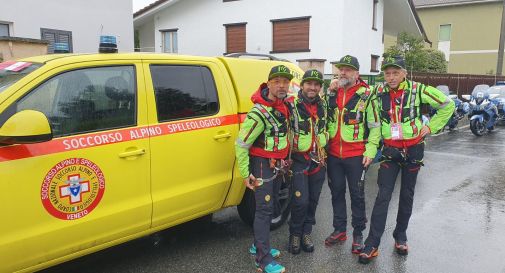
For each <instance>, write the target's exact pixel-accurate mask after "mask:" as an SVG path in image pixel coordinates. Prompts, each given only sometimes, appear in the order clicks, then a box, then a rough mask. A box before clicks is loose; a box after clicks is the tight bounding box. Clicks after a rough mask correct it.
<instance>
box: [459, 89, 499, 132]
mask: <svg viewBox="0 0 505 273" xmlns="http://www.w3.org/2000/svg"><path fill="white" fill-rule="evenodd" d="M477 87H479V86H476V87H475V88H474V91H473V92H472V95H463V96H462V97H463V98H464V99H465V100H468V101H470V102H469V108H470V110H469V112H468V118H469V119H470V130H471V131H472V133H473V134H474V135H476V136H482V135H484V133H485V132H486V130H487V131H488V132H490V131H492V130H493V129H494V125H495V121H496V118H497V116H498V109H497V107H496V105H495V104H494V103H493V101H492V100H493V99H495V98H496V95H489V93H488V92H487V89H485V88H482V87H481V88H477ZM488 89H489V88H488Z"/></svg>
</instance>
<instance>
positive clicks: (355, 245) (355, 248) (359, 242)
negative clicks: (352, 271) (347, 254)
mask: <svg viewBox="0 0 505 273" xmlns="http://www.w3.org/2000/svg"><path fill="white" fill-rule="evenodd" d="M363 247H364V246H363V236H362V235H356V236H353V239H352V247H351V252H352V253H353V254H360V253H361V251H362V250H363Z"/></svg>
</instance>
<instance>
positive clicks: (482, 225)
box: [43, 126, 505, 273]
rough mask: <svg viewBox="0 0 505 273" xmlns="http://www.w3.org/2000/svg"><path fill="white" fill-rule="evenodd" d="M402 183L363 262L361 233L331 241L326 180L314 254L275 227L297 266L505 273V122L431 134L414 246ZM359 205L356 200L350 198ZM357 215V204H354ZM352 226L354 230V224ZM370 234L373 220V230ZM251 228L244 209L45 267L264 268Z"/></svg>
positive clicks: (288, 261) (293, 268)
mask: <svg viewBox="0 0 505 273" xmlns="http://www.w3.org/2000/svg"><path fill="white" fill-rule="evenodd" d="M377 167H378V166H377V165H374V166H373V167H371V168H370V170H369V172H368V174H367V183H366V202H367V216H368V217H369V216H370V213H371V211H372V206H373V201H374V199H375V195H376V193H377V184H376V179H377ZM398 191H399V187H398V186H397V187H396V188H395V192H394V194H393V199H392V201H391V203H390V208H389V215H388V222H387V226H386V231H385V233H384V236H383V238H382V245H381V246H380V248H379V251H380V255H379V257H378V258H376V259H375V260H374V261H372V262H371V263H370V264H369V265H361V264H358V263H357V257H356V256H355V255H352V254H351V252H350V248H351V240H350V239H348V240H347V241H346V242H345V243H342V244H340V245H336V246H333V247H331V248H327V247H325V246H324V244H323V241H324V238H325V237H326V236H327V235H328V234H329V233H330V232H331V231H332V229H333V228H332V224H331V223H332V220H331V219H332V209H331V204H330V202H331V201H330V192H329V189H328V187H327V185H324V187H323V193H322V195H321V199H320V203H319V207H318V212H317V225H316V226H315V227H314V231H313V239H314V241H315V243H316V250H315V252H314V253H312V254H307V253H303V252H302V254H300V255H297V256H293V255H291V254H289V253H287V252H286V251H285V250H286V247H287V241H288V228H287V225H284V226H283V227H281V228H280V229H278V230H276V231H274V232H272V234H271V238H272V246H274V247H278V248H280V249H281V251H282V256H281V258H280V259H279V261H280V263H282V264H283V265H285V266H286V268H287V271H288V272H399V273H402V272H457V273H463V272H472V273H473V272H490V273H491V272H497V273H505V127H503V126H501V127H499V128H498V130H497V131H495V132H494V133H492V134H490V135H485V136H483V137H480V138H479V137H475V136H474V135H472V134H471V132H470V130H469V128H461V129H460V130H459V131H456V132H451V133H448V134H443V135H439V136H435V137H431V138H429V139H428V141H427V148H426V152H425V167H423V168H422V169H421V172H420V174H419V178H418V182H417V186H416V196H415V200H414V211H413V215H412V218H411V221H410V225H409V229H408V236H409V246H410V253H409V255H408V256H406V257H401V256H398V255H397V254H395V253H394V252H393V239H392V232H393V229H394V224H395V218H396V211H397V208H398ZM348 209H349V204H348ZM348 215H350V212H348ZM348 230H349V231H352V228H351V227H350V223H349V224H348ZM367 233H368V229H367V230H366V231H365V234H367ZM251 242H252V231H251V228H249V227H248V226H246V225H245V224H243V223H242V222H241V220H240V219H239V216H238V214H237V212H236V209H235V208H228V209H225V210H223V211H220V212H218V213H216V214H215V215H214V216H213V219H212V221H210V220H209V218H207V219H200V220H196V221H193V222H191V223H188V224H184V225H181V226H178V227H175V228H172V229H169V230H166V231H164V232H162V233H160V234H158V235H157V236H150V237H146V238H142V239H138V240H135V241H133V242H129V243H125V244H122V245H120V246H116V247H113V248H110V249H107V250H104V251H101V252H98V253H94V254H91V255H88V256H86V257H83V258H80V259H77V260H74V261H71V262H67V263H65V264H62V265H59V266H56V267H53V268H50V269H48V270H45V271H43V272H46V273H49V272H52V273H55V272H177V273H178V272H181V273H185V272H188V273H189V272H255V270H254V259H253V258H252V257H251V256H250V255H249V254H248V252H247V248H248V246H249V245H250V244H251Z"/></svg>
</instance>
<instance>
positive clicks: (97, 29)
mask: <svg viewBox="0 0 505 273" xmlns="http://www.w3.org/2000/svg"><path fill="white" fill-rule="evenodd" d="M0 3H1V4H0V6H1V8H0V36H10V37H19V38H30V39H39V40H40V39H44V40H49V41H50V44H49V53H51V52H52V50H53V49H54V47H53V44H54V43H55V42H63V43H68V44H69V47H70V50H71V52H76V53H84V52H97V51H98V44H99V36H100V35H101V34H104V35H105V34H110V35H115V36H117V40H118V50H119V51H123V52H128V51H130V52H131V51H133V20H132V2H131V1H128V0H106V1H104V0H71V1H67V0H51V1H40V0H20V1H9V0H0Z"/></svg>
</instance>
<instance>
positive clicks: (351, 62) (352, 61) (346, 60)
mask: <svg viewBox="0 0 505 273" xmlns="http://www.w3.org/2000/svg"><path fill="white" fill-rule="evenodd" d="M335 66H336V67H339V68H340V67H342V66H349V67H351V68H354V69H355V70H358V71H359V62H358V58H356V57H354V56H351V55H345V56H344V57H342V58H341V59H340V61H338V62H337V63H336V64H335Z"/></svg>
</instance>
